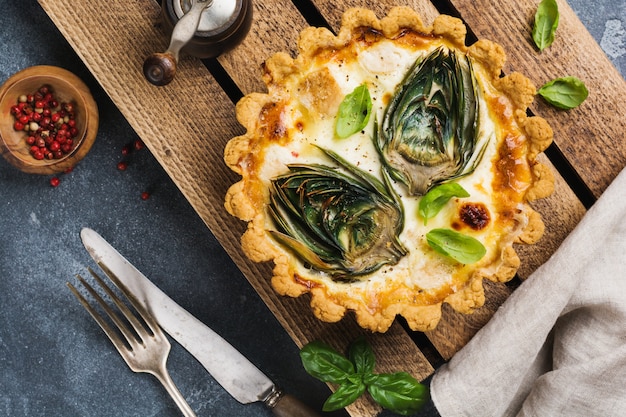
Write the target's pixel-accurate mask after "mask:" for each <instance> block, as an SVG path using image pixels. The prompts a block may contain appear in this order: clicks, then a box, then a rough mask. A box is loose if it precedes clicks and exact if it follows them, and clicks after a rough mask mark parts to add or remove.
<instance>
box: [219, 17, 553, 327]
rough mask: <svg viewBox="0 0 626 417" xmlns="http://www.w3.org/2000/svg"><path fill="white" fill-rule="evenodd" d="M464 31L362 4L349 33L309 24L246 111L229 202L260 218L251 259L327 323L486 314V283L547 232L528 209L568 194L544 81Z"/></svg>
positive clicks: (242, 109)
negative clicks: (469, 41)
mask: <svg viewBox="0 0 626 417" xmlns="http://www.w3.org/2000/svg"><path fill="white" fill-rule="evenodd" d="M465 36H466V29H465V26H464V25H463V23H462V22H461V21H460V20H458V19H456V18H453V17H450V16H445V15H441V16H439V17H438V18H437V19H436V20H435V21H434V22H433V24H432V26H431V27H425V26H424V25H423V23H422V21H421V19H420V17H419V15H418V14H417V13H416V12H415V11H413V10H412V9H410V8H406V7H397V8H394V9H392V10H390V12H389V14H388V15H387V16H386V17H384V18H383V19H380V20H379V19H378V18H377V17H376V15H375V14H374V13H373V12H372V11H370V10H367V9H350V10H348V11H346V12H345V13H344V16H343V20H342V26H341V30H340V32H339V33H338V34H337V35H334V34H332V33H331V32H330V31H329V30H327V29H324V28H313V27H311V28H307V29H305V30H304V31H303V32H302V33H301V35H300V37H299V39H298V55H297V56H296V57H292V56H290V55H289V54H286V53H277V54H275V55H273V56H272V57H270V58H269V59H267V60H266V61H265V62H264V64H263V80H264V82H265V84H266V86H267V91H266V92H259V93H252V94H249V95H247V96H245V97H244V98H243V99H242V100H241V101H240V102H239V103H238V104H237V107H236V112H237V117H238V120H239V122H240V123H241V124H242V125H243V126H244V127H245V129H246V133H245V134H243V135H241V136H239V137H235V138H232V139H231V140H230V141H229V142H228V145H227V146H226V149H225V161H226V163H227V165H228V166H229V167H230V168H231V169H232V170H234V171H235V172H236V173H238V174H240V175H241V180H240V181H238V182H237V183H235V184H233V185H232V186H231V187H230V189H229V190H228V193H227V196H226V201H225V207H226V209H227V210H228V211H229V212H230V213H231V214H232V215H234V216H236V217H238V218H240V219H241V220H243V221H246V222H247V223H248V228H247V230H246V232H245V234H244V235H243V236H242V247H243V250H244V252H245V254H246V256H248V257H249V258H250V259H251V260H253V261H256V262H264V261H273V262H274V269H273V277H272V278H271V280H272V286H273V288H274V289H275V290H276V291H277V292H278V293H280V294H281V295H285V296H291V297H298V296H301V295H303V294H306V293H308V294H310V296H311V298H310V300H311V301H310V304H311V308H312V311H313V312H314V314H315V315H316V316H317V317H318V318H319V319H321V320H323V321H327V322H334V321H338V320H340V319H341V318H342V317H344V316H345V315H346V313H348V312H353V313H354V315H355V318H356V320H357V321H358V323H359V325H360V326H362V327H363V328H366V329H369V330H371V331H377V332H384V331H386V330H387V329H388V328H389V326H390V325H391V324H392V322H393V321H394V319H395V318H396V317H397V316H398V315H401V316H403V317H404V318H405V319H406V321H407V323H408V324H409V326H410V327H411V328H412V329H414V330H419V331H426V330H430V329H433V328H434V327H436V325H437V323H438V322H439V320H440V317H441V306H442V303H448V304H450V305H451V306H452V307H453V308H454V309H456V310H457V311H459V312H462V313H470V312H471V311H472V310H473V309H475V308H477V307H480V306H482V305H483V303H484V291H483V279H490V280H493V281H507V280H510V279H511V278H512V277H513V276H514V275H515V273H516V271H517V268H518V267H519V263H520V260H519V257H518V256H517V254H516V252H515V250H514V247H513V245H514V244H517V243H525V244H531V243H534V242H535V241H536V240H537V239H539V237H540V236H541V235H542V233H543V228H544V226H543V222H542V220H541V218H540V216H539V215H538V214H537V213H536V212H535V211H533V209H532V208H531V207H530V206H529V204H528V203H529V202H530V201H532V200H534V199H537V198H542V197H545V196H547V195H549V194H550V193H551V192H552V189H553V176H552V174H551V171H550V170H549V169H548V168H547V167H545V166H544V165H542V164H540V163H538V162H537V161H536V158H537V155H538V154H539V153H541V152H542V151H543V150H544V149H545V148H546V147H547V146H548V145H549V144H550V142H551V141H552V130H551V128H550V127H549V125H548V124H547V123H546V121H545V120H544V119H542V118H540V117H530V116H528V115H527V107H528V106H529V105H530V103H531V102H532V101H533V99H534V95H535V87H534V86H533V84H532V83H531V82H530V81H529V80H528V79H527V78H525V77H524V76H522V75H520V74H519V73H511V74H508V75H506V76H502V68H503V64H504V61H505V54H504V52H503V49H502V47H501V46H499V45H498V44H496V43H493V42H490V41H486V40H480V41H478V42H476V43H474V44H473V45H471V46H469V47H467V46H466V45H465Z"/></svg>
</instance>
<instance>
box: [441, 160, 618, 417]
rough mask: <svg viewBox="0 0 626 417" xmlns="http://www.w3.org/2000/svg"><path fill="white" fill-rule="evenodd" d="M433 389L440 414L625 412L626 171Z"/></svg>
mask: <svg viewBox="0 0 626 417" xmlns="http://www.w3.org/2000/svg"><path fill="white" fill-rule="evenodd" d="M553 215H555V216H558V213H554V214H553ZM431 394H432V399H433V402H434V403H435V406H436V407H437V410H438V411H439V413H440V414H441V415H442V416H443V417H452V416H472V417H487V416H518V417H519V416H567V417H577V416H581V417H589V416H603V417H611V416H615V417H625V416H626V170H624V171H622V172H621V173H620V175H619V176H618V177H617V178H616V179H615V181H614V182H613V183H612V184H611V185H610V187H609V188H608V189H607V190H606V191H605V192H604V194H603V195H602V196H601V197H600V199H598V201H597V202H596V203H595V204H594V206H593V207H592V208H591V209H590V210H589V211H588V212H587V214H586V215H585V216H584V217H583V219H582V221H581V222H580V224H579V225H578V226H577V227H576V229H575V230H574V231H573V232H572V233H571V234H570V236H569V237H568V238H567V239H566V240H565V241H564V242H563V244H562V245H561V247H560V248H559V249H558V251H557V252H556V253H555V254H554V255H553V256H552V258H550V260H549V261H548V262H546V263H545V264H544V265H543V266H542V267H541V268H539V269H538V270H537V271H536V272H535V273H534V274H532V275H531V276H530V277H529V278H528V279H527V280H526V282H524V283H523V284H522V285H521V286H520V287H519V288H518V289H517V290H516V291H515V292H514V293H513V294H512V295H511V297H509V299H508V300H507V301H506V302H505V303H504V304H503V305H502V307H501V308H500V309H499V310H498V311H497V312H496V314H494V316H493V318H492V319H491V320H490V321H489V323H487V325H486V326H485V327H484V328H483V329H481V330H480V331H479V332H478V333H477V334H476V336H475V337H474V338H473V339H472V340H471V341H470V343H468V344H467V346H465V347H464V348H463V349H461V351H459V352H458V353H457V354H456V355H455V356H454V357H453V358H452V360H451V361H450V362H449V363H448V364H446V365H444V366H443V367H442V368H440V369H439V370H438V371H437V373H436V374H435V376H434V377H433V380H432V383H431Z"/></svg>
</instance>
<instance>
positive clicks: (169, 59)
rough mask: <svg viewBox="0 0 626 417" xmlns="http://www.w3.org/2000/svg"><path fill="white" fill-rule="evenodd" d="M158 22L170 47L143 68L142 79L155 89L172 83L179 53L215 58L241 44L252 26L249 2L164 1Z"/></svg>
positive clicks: (250, 1) (152, 58)
mask: <svg viewBox="0 0 626 417" xmlns="http://www.w3.org/2000/svg"><path fill="white" fill-rule="evenodd" d="M161 20H162V22H163V24H164V28H165V30H166V31H167V33H168V34H169V35H170V36H171V40H170V44H169V47H168V48H167V50H166V51H165V52H162V53H154V54H152V55H150V56H149V57H148V58H146V60H145V62H144V64H143V74H144V76H145V77H146V79H147V80H148V81H149V82H150V83H152V84H154V85H157V86H163V85H167V84H169V83H170V82H171V81H172V80H173V79H174V76H175V75H176V65H177V63H178V57H179V54H180V52H185V53H188V54H189V55H192V56H195V57H197V58H202V59H204V58H215V57H217V56H219V55H221V54H222V53H224V52H226V51H229V50H231V49H233V48H234V47H235V46H237V45H238V44H239V43H240V42H241V41H243V39H244V38H245V37H246V35H247V34H248V32H249V30H250V26H251V24H252V0H163V1H162V2H161Z"/></svg>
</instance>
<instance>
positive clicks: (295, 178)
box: [269, 150, 407, 281]
mask: <svg viewBox="0 0 626 417" xmlns="http://www.w3.org/2000/svg"><path fill="white" fill-rule="evenodd" d="M322 151H323V152H324V153H325V154H326V155H327V156H328V157H329V158H330V160H331V161H333V162H334V164H333V165H332V166H331V165H324V164H310V165H304V164H303V165H297V164H293V165H289V166H288V168H289V172H288V173H286V174H283V175H281V176H278V177H276V178H274V179H273V180H272V187H271V190H270V204H269V213H270V216H271V218H272V219H273V221H274V223H275V227H276V230H272V231H270V233H271V235H272V236H273V237H274V239H276V241H278V242H279V243H281V244H283V245H285V246H286V247H288V248H289V249H290V250H292V251H293V252H294V253H295V254H296V255H297V256H298V257H299V258H300V259H301V261H302V262H304V263H305V264H307V265H309V266H310V267H311V268H313V269H317V270H319V271H323V272H326V273H328V274H329V275H330V276H331V277H332V278H333V279H334V280H336V281H348V280H355V279H357V278H356V277H357V276H361V275H363V274H367V273H370V272H372V271H375V270H377V269H379V268H380V267H381V266H383V265H386V264H395V263H397V262H398V260H399V259H400V258H401V257H402V256H404V255H406V253H407V252H406V249H405V248H404V247H403V246H402V244H401V243H400V241H399V240H398V235H399V233H400V232H401V231H402V229H403V227H404V216H403V210H402V205H401V203H400V200H399V198H398V196H397V195H396V194H395V193H394V191H393V189H392V188H391V186H390V180H389V179H388V177H387V176H386V175H385V176H384V178H385V179H384V181H380V180H378V179H377V178H375V177H374V176H372V175H371V174H369V173H366V172H365V171H362V170H360V169H359V168H357V167H355V166H354V165H351V164H350V163H349V162H347V161H346V160H344V159H343V158H341V157H340V156H339V155H337V154H336V153H334V152H332V151H330V150H322Z"/></svg>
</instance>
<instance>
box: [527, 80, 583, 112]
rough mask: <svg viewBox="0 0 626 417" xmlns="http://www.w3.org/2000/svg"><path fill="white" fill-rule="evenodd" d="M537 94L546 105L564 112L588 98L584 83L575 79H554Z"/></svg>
mask: <svg viewBox="0 0 626 417" xmlns="http://www.w3.org/2000/svg"><path fill="white" fill-rule="evenodd" d="M537 93H538V94H539V95H540V96H541V97H543V98H544V99H545V100H546V101H547V102H548V103H550V104H552V105H553V106H555V107H558V108H560V109H564V110H569V109H573V108H574V107H576V106H578V105H580V104H581V103H582V102H583V101H585V99H586V98H587V96H589V91H588V90H587V87H586V86H585V83H583V82H582V81H581V80H579V79H578V78H576V77H562V78H556V79H554V80H552V81H550V82H548V83H546V84H545V85H544V86H543V87H541V88H540V89H539V90H537Z"/></svg>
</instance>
